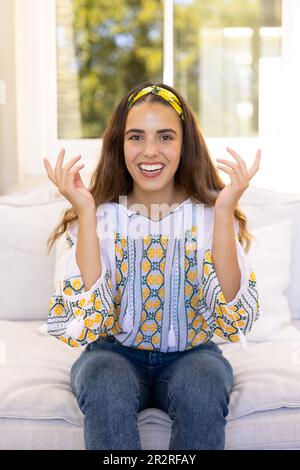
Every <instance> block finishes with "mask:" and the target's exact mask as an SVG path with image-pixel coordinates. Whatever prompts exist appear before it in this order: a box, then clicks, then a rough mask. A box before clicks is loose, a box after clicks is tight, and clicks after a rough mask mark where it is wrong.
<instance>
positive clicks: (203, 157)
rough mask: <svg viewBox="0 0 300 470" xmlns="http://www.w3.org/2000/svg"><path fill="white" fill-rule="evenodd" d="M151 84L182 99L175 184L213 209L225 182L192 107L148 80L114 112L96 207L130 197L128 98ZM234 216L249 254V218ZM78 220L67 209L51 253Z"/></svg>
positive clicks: (97, 177) (95, 178)
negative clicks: (126, 136) (126, 145)
mask: <svg viewBox="0 0 300 470" xmlns="http://www.w3.org/2000/svg"><path fill="white" fill-rule="evenodd" d="M151 85H157V86H161V87H163V88H166V89H167V90H170V91H172V92H173V93H174V94H175V95H176V96H177V97H178V99H179V100H180V102H181V105H182V109H183V115H184V121H183V120H182V119H180V121H181V125H182V130H183V143H182V149H181V159H180V162H179V165H178V168H177V171H176V173H175V176H174V177H175V183H177V184H178V187H182V188H183V189H184V190H185V192H186V193H187V195H188V197H190V198H191V200H194V201H195V202H198V203H203V204H207V205H208V206H213V205H214V203H215V201H216V198H217V196H218V193H219V192H220V191H221V190H222V189H223V188H224V186H225V183H224V182H223V181H222V179H221V178H220V176H219V175H218V173H217V170H216V168H215V166H214V165H213V162H212V160H211V157H210V154H209V151H208V148H207V146H206V143H205V140H204V136H203V132H202V130H201V128H200V125H199V123H198V121H197V118H196V116H195V114H194V112H193V110H192V108H191V107H190V106H189V104H188V103H187V102H186V101H185V99H184V98H183V96H181V95H180V94H179V93H178V92H177V91H176V90H175V89H174V88H173V87H171V86H169V85H165V84H164V83H154V82H152V81H147V82H143V83H140V84H138V85H136V86H134V87H133V88H132V89H131V90H129V91H128V92H127V93H126V95H125V96H124V97H123V98H122V100H121V101H120V102H119V104H118V105H117V107H116V109H115V110H114V112H113V114H112V116H111V118H110V121H109V123H108V125H107V127H106V129H105V132H104V135H103V142H102V149H101V155H100V158H99V160H98V163H97V166H96V168H95V170H94V171H93V173H92V176H91V179H90V183H89V187H88V189H89V191H90V192H91V194H92V196H93V197H94V200H95V204H96V207H98V206H99V205H100V204H102V203H106V202H118V201H119V196H121V195H126V196H127V195H128V194H129V193H130V192H131V191H132V189H133V179H132V177H131V175H130V173H129V171H128V170H127V167H126V164H125V157H124V134H125V123H126V118H127V114H128V111H129V107H128V98H129V96H130V95H131V94H132V93H134V95H135V94H137V93H138V92H139V91H140V90H141V89H142V88H144V87H146V86H151ZM143 101H145V102H149V103H152V102H159V103H161V104H163V105H164V106H171V105H170V104H169V103H168V102H167V101H165V100H164V99H163V98H161V97H160V96H158V95H154V94H152V93H148V94H146V95H144V96H142V97H141V98H139V99H138V100H137V103H141V102H143ZM134 105H135V104H133V106H134ZM234 215H235V217H236V218H237V220H238V223H239V233H238V239H239V241H240V242H241V244H242V246H243V247H244V249H245V251H246V252H248V250H249V248H250V244H251V239H252V238H253V236H252V235H251V234H250V232H249V231H248V229H247V218H246V216H245V214H244V213H243V212H242V211H241V209H240V208H239V207H238V205H237V206H236V207H235V210H234ZM77 219H78V216H77V214H76V212H75V209H74V208H73V207H71V208H68V209H66V210H65V212H64V213H63V215H62V218H61V220H60V221H59V223H58V224H57V225H56V227H55V228H54V230H53V231H52V232H51V234H50V236H49V238H48V240H47V247H48V254H49V252H50V250H51V248H52V246H53V244H54V243H55V241H56V240H57V239H58V238H59V237H60V236H61V235H63V233H64V232H65V231H66V229H67V228H68V226H69V224H72V223H75V222H76V221H77Z"/></svg>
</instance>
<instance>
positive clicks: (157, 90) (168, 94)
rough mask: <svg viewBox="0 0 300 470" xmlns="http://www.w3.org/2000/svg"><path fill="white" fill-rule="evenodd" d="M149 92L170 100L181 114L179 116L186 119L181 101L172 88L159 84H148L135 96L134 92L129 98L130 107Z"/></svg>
mask: <svg viewBox="0 0 300 470" xmlns="http://www.w3.org/2000/svg"><path fill="white" fill-rule="evenodd" d="M147 93H153V94H155V95H159V96H161V97H162V98H163V99H164V100H166V101H168V103H170V105H171V106H173V108H174V109H175V111H176V112H177V113H178V114H179V117H180V118H181V119H182V120H183V121H184V116H183V109H182V107H181V103H180V101H179V100H178V98H177V96H176V95H174V93H173V92H172V91H170V90H167V89H166V88H162V87H160V86H157V85H151V86H147V87H146V88H143V89H142V90H140V91H139V92H138V94H137V95H136V96H135V97H134V98H133V95H134V93H132V94H131V95H130V96H129V98H128V102H129V109H130V108H131V106H132V105H133V103H135V101H136V100H138V99H139V98H141V97H142V96H144V95H146V94H147Z"/></svg>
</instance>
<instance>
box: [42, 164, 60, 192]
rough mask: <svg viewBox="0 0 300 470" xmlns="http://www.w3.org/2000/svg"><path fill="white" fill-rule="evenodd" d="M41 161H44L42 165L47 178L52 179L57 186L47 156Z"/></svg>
mask: <svg viewBox="0 0 300 470" xmlns="http://www.w3.org/2000/svg"><path fill="white" fill-rule="evenodd" d="M43 162H44V166H45V169H46V172H47V175H48V178H49V179H50V181H52V183H54V184H55V185H56V186H57V184H56V180H55V174H54V171H53V169H52V166H51V165H50V163H49V161H48V160H47V158H43Z"/></svg>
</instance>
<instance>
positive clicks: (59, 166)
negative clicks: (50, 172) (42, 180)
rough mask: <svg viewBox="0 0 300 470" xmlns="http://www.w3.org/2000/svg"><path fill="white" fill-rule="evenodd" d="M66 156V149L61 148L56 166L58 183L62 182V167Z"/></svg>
mask: <svg viewBox="0 0 300 470" xmlns="http://www.w3.org/2000/svg"><path fill="white" fill-rule="evenodd" d="M64 156H65V149H61V151H60V152H59V155H58V157H57V161H56V165H55V168H54V174H55V179H56V181H57V184H58V185H60V184H61V169H62V164H63V159H64Z"/></svg>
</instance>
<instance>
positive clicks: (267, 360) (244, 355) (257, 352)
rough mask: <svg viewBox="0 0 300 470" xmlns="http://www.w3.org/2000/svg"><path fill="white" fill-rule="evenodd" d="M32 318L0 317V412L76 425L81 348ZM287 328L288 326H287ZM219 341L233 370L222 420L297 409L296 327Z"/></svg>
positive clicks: (299, 347)
mask: <svg viewBox="0 0 300 470" xmlns="http://www.w3.org/2000/svg"><path fill="white" fill-rule="evenodd" d="M44 326H45V325H44V324H43V323H42V322H38V321H27V322H26V321H7V320H1V321H0V368H1V382H0V418H28V419H63V420H65V421H67V422H69V423H71V424H75V425H80V426H81V425H82V424H83V418H84V415H83V414H82V413H81V411H80V409H79V407H78V404H77V401H76V397H75V396H74V394H73V392H72V389H71V384H70V369H71V367H72V364H73V363H74V361H75V360H76V359H77V358H78V357H79V355H80V354H81V352H82V351H83V348H71V347H70V346H68V345H66V344H65V343H63V342H61V341H59V340H57V339H56V338H54V337H53V336H50V335H47V334H46V330H45V328H44ZM291 328H293V327H291ZM291 338H292V336H291V335H289V338H288V339H286V340H284V339H282V340H278V341H268V342H265V343H261V342H260V343H250V344H249V345H248V350H243V349H242V348H241V347H240V345H239V344H235V343H233V344H224V345H220V346H219V347H220V348H221V349H222V351H223V354H224V356H225V357H226V358H227V359H228V360H229V361H230V363H231V364H232V367H233V370H234V387H233V390H232V392H231V397H230V407H229V414H228V416H227V420H229V421H230V420H235V419H238V418H240V417H243V416H247V415H249V414H251V413H255V412H261V411H268V410H275V409H279V408H282V407H287V408H293V409H295V408H299V409H300V332H299V331H298V330H297V329H296V328H294V339H291Z"/></svg>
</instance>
